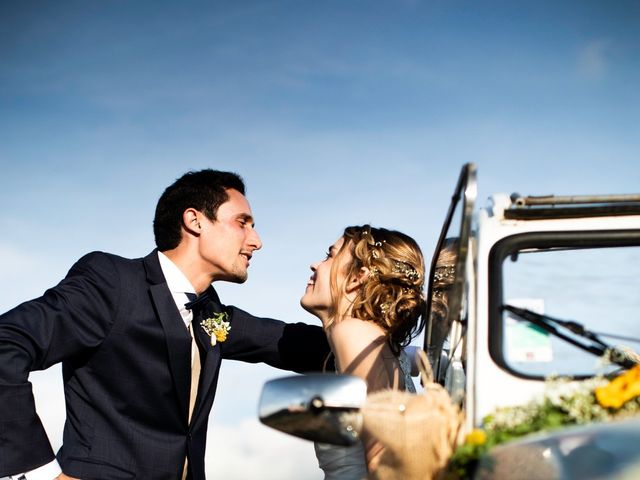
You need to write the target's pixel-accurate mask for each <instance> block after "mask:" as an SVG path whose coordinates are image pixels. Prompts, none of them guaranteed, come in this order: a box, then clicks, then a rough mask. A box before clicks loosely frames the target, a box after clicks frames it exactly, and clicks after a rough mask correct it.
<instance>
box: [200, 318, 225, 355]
mask: <svg viewBox="0 0 640 480" xmlns="http://www.w3.org/2000/svg"><path fill="white" fill-rule="evenodd" d="M228 318H229V316H228V315H227V313H226V312H222V313H214V314H213V317H210V318H205V319H204V320H202V322H200V325H201V326H202V328H203V330H204V331H205V332H207V335H209V336H210V337H211V346H212V347H213V346H214V345H215V344H216V343H217V342H224V341H225V340H226V339H227V335H228V333H229V330H231V325H230V324H229V322H227V321H225V320H227V319H228Z"/></svg>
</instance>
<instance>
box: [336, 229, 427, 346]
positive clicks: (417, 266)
mask: <svg viewBox="0 0 640 480" xmlns="http://www.w3.org/2000/svg"><path fill="white" fill-rule="evenodd" d="M343 239H344V242H343V244H342V246H341V247H340V250H339V251H338V253H337V254H336V259H338V258H339V257H340V256H341V255H343V254H344V252H346V251H347V250H348V251H349V253H350V254H351V257H352V261H351V262H350V263H348V264H347V265H344V264H342V267H341V268H345V270H346V271H345V272H344V273H345V281H347V280H348V279H350V278H353V277H354V276H358V275H359V274H360V271H361V269H362V268H363V267H364V268H366V269H368V271H369V275H368V277H367V278H365V279H364V280H363V282H362V285H361V286H360V288H359V290H358V291H357V293H356V297H355V299H354V301H353V303H352V304H351V306H350V309H349V311H348V312H339V311H338V305H339V303H340V298H341V296H342V295H343V294H344V285H337V273H338V272H337V268H338V266H339V265H341V262H334V263H333V265H332V268H331V294H332V301H333V312H334V315H333V316H332V318H331V320H330V322H329V325H330V324H331V323H332V322H333V321H336V320H338V321H339V317H341V316H342V315H344V314H346V313H348V314H349V315H351V316H353V317H355V318H359V319H361V320H367V321H371V322H374V323H376V324H377V325H379V326H380V327H381V328H382V330H383V331H384V332H385V333H386V336H387V339H388V342H389V345H390V346H391V349H392V351H393V352H394V353H396V354H398V353H399V352H400V350H401V349H402V348H403V347H406V346H407V345H408V344H409V343H410V342H411V339H412V338H413V337H414V336H415V335H417V334H418V333H419V332H420V331H421V330H422V328H423V326H424V321H425V315H424V310H425V300H424V294H423V287H424V258H423V256H422V251H421V250H420V247H419V246H418V244H417V243H416V242H415V240H413V239H412V238H411V237H409V236H407V235H405V234H404V233H401V232H398V231H394V230H387V229H385V228H373V227H371V226H370V225H363V226H351V227H347V228H345V230H344V234H343Z"/></svg>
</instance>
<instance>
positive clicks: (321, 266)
mask: <svg viewBox="0 0 640 480" xmlns="http://www.w3.org/2000/svg"><path fill="white" fill-rule="evenodd" d="M311 271H312V272H313V274H312V275H311V278H310V280H309V282H308V284H307V288H306V290H305V293H304V296H303V297H302V299H301V300H300V304H301V305H302V307H303V308H304V309H305V310H307V311H308V312H310V313H312V314H313V315H315V316H316V317H318V318H319V319H320V320H321V321H322V325H323V327H324V330H325V333H326V335H327V338H328V340H329V344H330V346H331V350H332V353H333V355H334V357H335V365H336V370H337V372H338V373H344V374H351V375H357V376H359V377H361V378H363V379H364V380H365V381H366V382H367V392H368V393H371V392H375V391H378V390H383V389H406V390H410V391H415V389H414V386H413V382H412V380H411V377H410V374H409V371H410V366H409V364H410V362H409V360H408V358H407V357H406V356H405V355H404V353H403V352H402V349H403V348H404V347H406V346H407V345H408V344H409V342H410V341H411V338H412V337H413V336H415V335H416V334H417V333H418V332H419V331H420V330H421V329H422V327H423V325H424V317H423V312H424V308H425V302H424V297H423V293H422V289H423V283H424V259H423V256H422V252H421V251H420V248H419V247H418V245H417V244H416V242H415V241H414V240H413V239H412V238H410V237H408V236H407V235H404V234H403V233H400V232H397V231H392V230H387V229H384V228H372V227H371V226H369V225H364V226H355V227H347V228H346V229H345V230H344V233H343V235H342V236H341V237H340V238H339V239H338V240H337V241H336V242H335V243H334V244H333V245H332V246H331V247H330V248H329V251H328V253H327V256H326V258H325V259H324V260H322V261H320V262H317V263H314V264H313V265H311ZM315 449H316V456H317V457H318V463H319V465H320V468H322V470H323V471H324V473H325V480H334V479H335V480H338V479H340V480H351V479H354V480H360V479H363V478H365V477H366V476H367V472H368V471H369V472H371V471H373V470H375V468H376V465H377V463H378V461H379V458H380V455H381V454H382V452H383V450H384V447H383V446H382V445H381V444H380V443H379V442H378V441H377V440H376V439H375V438H374V437H372V436H371V435H370V434H369V433H368V432H367V431H366V430H365V431H364V432H363V434H362V442H361V443H358V444H356V445H355V446H353V447H339V446H334V445H327V444H319V443H316V445H315Z"/></svg>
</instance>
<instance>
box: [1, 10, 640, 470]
mask: <svg viewBox="0 0 640 480" xmlns="http://www.w3.org/2000/svg"><path fill="white" fill-rule="evenodd" d="M639 24H640V5H639V4H638V3H637V2H633V1H616V2H610V1H604V0H603V1H581V2H550V1H538V2H506V1H504V2H501V1H486V2H480V1H432V2H423V1H419V0H404V1H403V0H397V1H390V0H389V1H381V0H372V1H355V0H354V1H324V2H311V1H251V2H250V1H245V2H230V1H226V2H205V1H193V2H168V1H158V0H154V1H150V0H141V1H136V2H130V1H102V2H87V1H67V0H63V1H59V2H44V1H29V0H25V1H20V2H17V1H16V2H8V1H7V2H2V3H0V165H1V167H2V175H0V204H1V205H2V207H3V208H2V209H1V211H0V229H1V231H2V236H1V237H0V265H2V268H0V309H2V310H7V309H9V308H11V307H12V306H14V305H16V304H18V303H19V302H21V301H23V300H26V299H29V298H32V297H34V296H37V295H40V294H41V293H42V292H43V291H44V289H46V288H47V287H49V286H51V285H53V284H55V283H56V282H57V281H58V280H59V279H60V278H62V276H64V274H65V272H66V271H67V269H68V268H69V267H70V266H71V264H72V263H73V262H74V261H75V260H76V259H77V258H79V257H80V256H81V255H82V254H83V253H85V252H87V251H91V250H105V251H110V252H114V253H118V254H121V255H125V256H135V257H139V256H143V255H145V254H146V253H148V252H149V251H150V250H151V249H152V248H153V238H152V235H151V221H152V217H153V210H154V207H155V203H156V200H157V198H158V197H159V195H160V193H161V192H162V190H163V189H164V188H165V187H166V186H167V185H168V184H169V183H171V182H172V181H173V180H174V179H175V178H176V177H178V176H179V175H181V174H182V173H183V172H185V171H187V170H189V169H199V168H206V167H211V168H217V169H228V170H234V171H237V172H239V173H240V174H242V175H243V177H244V178H245V180H246V182H247V185H248V198H249V200H250V202H251V203H252V206H253V210H254V214H255V216H256V220H257V228H258V231H259V232H260V234H261V235H262V238H263V242H264V248H263V250H262V251H261V252H258V254H257V255H256V256H255V257H254V260H253V261H252V267H251V272H250V279H249V281H248V282H247V283H246V284H245V285H242V286H237V285H221V286H219V289H220V291H221V294H222V297H223V299H224V300H225V301H226V302H227V303H233V304H236V305H238V306H240V307H242V308H245V309H246V310H249V311H251V312H252V313H255V314H258V315H264V316H274V317H278V318H284V319H287V320H296V321H297V320H302V321H308V322H311V323H314V322H315V319H314V318H313V317H310V316H309V315H307V314H306V313H304V312H303V311H302V310H301V309H300V307H299V306H298V300H299V297H300V295H301V294H302V292H303V290H304V286H305V283H306V279H307V278H308V276H309V269H308V265H309V264H310V263H311V262H312V261H314V260H316V259H318V258H319V257H321V256H322V254H323V253H324V251H325V250H326V247H327V246H328V245H330V244H331V243H332V242H333V241H334V240H335V238H337V236H338V235H339V234H340V232H341V231H342V229H343V227H344V226H346V225H349V224H358V223H364V222H372V223H374V224H375V225H379V226H386V227H391V228H397V229H399V230H402V231H404V232H406V233H408V234H410V235H412V236H414V237H415V238H416V239H417V240H418V241H419V243H420V244H421V245H422V247H423V249H424V251H425V254H426V255H427V256H428V257H429V256H430V255H431V252H432V250H433V247H434V243H435V239H436V237H437V234H438V230H439V227H440V223H441V222H442V219H443V218H444V214H445V211H446V207H447V204H448V201H449V197H450V195H451V192H452V189H453V187H454V183H455V180H456V178H457V175H458V172H459V170H460V167H461V166H462V164H463V163H465V162H475V163H476V164H477V166H478V179H479V202H480V203H481V204H484V201H485V199H486V197H487V196H488V195H489V194H491V193H493V192H506V193H511V192H513V191H518V192H520V193H523V194H549V193H555V194H587V193H635V192H638V191H639V190H640V188H638V185H639V182H638V180H639V179H640V158H639V153H638V152H640V148H639V147H640V90H639V89H638V87H637V86H638V85H640V33H639V29H638V25H639ZM281 374H282V373H281V372H278V371H276V370H272V369H270V368H267V367H260V366H247V365H238V364H233V363H228V364H226V365H225V366H224V368H223V373H222V375H223V377H222V380H221V381H222V387H221V388H220V392H219V394H218V398H217V399H216V405H215V407H214V415H213V418H212V421H211V428H210V430H211V437H210V460H209V461H208V462H209V463H208V465H209V466H210V467H209V470H210V472H211V473H212V476H213V472H222V473H223V475H222V476H223V477H224V478H230V479H233V478H248V477H251V476H252V475H253V473H252V472H256V471H257V472H261V478H267V477H265V476H264V472H267V471H268V472H270V474H272V475H273V477H272V478H309V479H314V478H321V475H319V473H318V472H317V470H316V467H315V459H314V458H313V452H312V447H311V444H307V443H302V442H300V443H298V442H297V441H295V440H293V439H289V438H287V437H281V436H279V434H278V433H277V432H274V431H271V430H267V429H263V427H261V426H260V425H258V424H257V422H256V420H255V416H256V414H255V409H256V403H257V397H258V394H259V391H260V386H261V385H262V383H263V382H264V380H265V379H269V378H274V377H276V376H279V375H281ZM36 380H37V381H36V383H37V385H36V388H41V389H42V391H43V393H42V394H40V395H41V397H42V398H45V397H46V398H47V402H43V403H47V404H50V405H48V406H43V407H42V408H43V409H49V410H50V411H51V413H49V410H47V413H46V414H45V413H43V416H45V415H46V416H47V419H50V420H48V422H49V423H51V425H52V426H51V427H50V430H51V436H52V440H53V441H54V443H55V442H56V435H58V433H57V429H58V424H59V415H58V413H57V411H59V410H60V408H61V404H60V405H58V404H56V400H52V399H54V398H57V397H59V395H60V393H59V392H58V391H57V390H56V388H57V387H56V385H57V384H58V383H59V381H58V372H56V371H54V372H45V373H44V374H40V375H37V376H36ZM54 404H55V405H54ZM56 405H57V406H56ZM56 408H57V409H58V410H56ZM223 439H224V441H222V440H223ZM289 442H293V443H289ZM288 451H293V452H297V453H295V454H291V453H288V454H286V455H287V458H290V459H291V461H282V462H279V465H278V466H277V468H282V469H285V470H277V469H276V468H275V466H274V465H273V464H271V465H270V466H269V463H270V461H269V458H270V457H269V455H272V454H274V455H279V454H282V455H284V454H285V452H288ZM239 458H242V459H243V460H242V461H240V460H236V459H239ZM271 458H272V457H271ZM243 469H246V470H243ZM234 475H235V476H234ZM270 478H271V477H270Z"/></svg>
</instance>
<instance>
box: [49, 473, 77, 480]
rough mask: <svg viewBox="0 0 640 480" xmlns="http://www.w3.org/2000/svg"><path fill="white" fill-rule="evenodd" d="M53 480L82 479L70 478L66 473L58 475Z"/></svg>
mask: <svg viewBox="0 0 640 480" xmlns="http://www.w3.org/2000/svg"><path fill="white" fill-rule="evenodd" d="M53 480H80V479H79V478H75V477H68V476H67V475H65V474H64V473H61V474H60V475H58V476H57V477H56V478H54V479H53Z"/></svg>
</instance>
